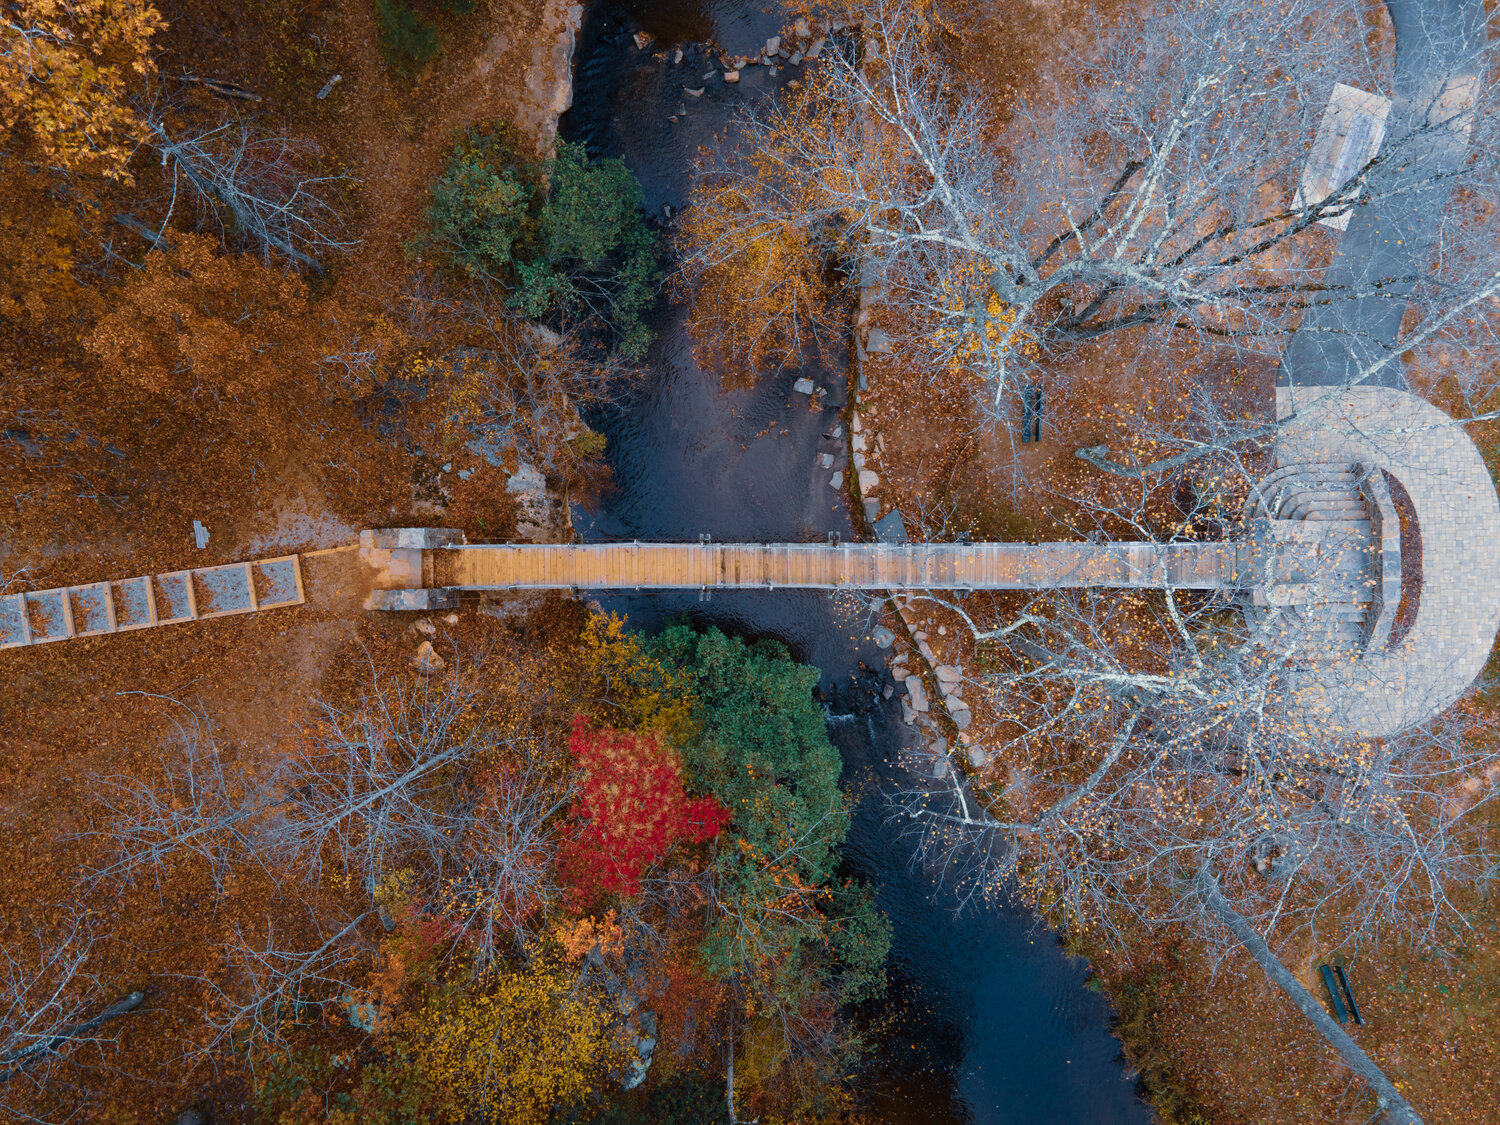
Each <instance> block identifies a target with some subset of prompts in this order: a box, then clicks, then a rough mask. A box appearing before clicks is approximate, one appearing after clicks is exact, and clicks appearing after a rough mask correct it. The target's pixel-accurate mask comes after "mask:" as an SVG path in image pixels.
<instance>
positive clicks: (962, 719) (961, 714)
mask: <svg viewBox="0 0 1500 1125" xmlns="http://www.w3.org/2000/svg"><path fill="white" fill-rule="evenodd" d="M948 713H949V714H950V715H951V716H952V717H953V725H954V726H956V727H957V728H958V729H959V730H961V731H965V730H968V729H969V724H970V723H972V722H973V721H974V713H973V712H972V711H970V710H969V709H968V708H967V707H960V708H959V709H958V710H956V711H950V712H948Z"/></svg>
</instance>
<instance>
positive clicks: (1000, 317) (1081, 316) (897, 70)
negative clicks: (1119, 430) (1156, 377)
mask: <svg viewBox="0 0 1500 1125" xmlns="http://www.w3.org/2000/svg"><path fill="white" fill-rule="evenodd" d="M1374 15H1378V9H1372V8H1371V6H1369V5H1365V4H1361V3H1355V2H1353V0H1345V2H1335V3H1331V4H1329V3H1322V2H1312V0H1293V2H1290V3H1286V2H1274V3H1273V2H1269V0H1249V2H1226V0H1189V2H1188V3H1184V4H1176V5H1168V6H1165V7H1164V8H1163V9H1162V10H1158V8H1157V7H1156V6H1153V8H1152V9H1151V11H1150V12H1149V13H1147V12H1142V13H1141V14H1140V16H1139V17H1138V19H1137V20H1136V21H1135V22H1134V23H1133V24H1130V25H1127V26H1124V27H1117V28H1112V29H1110V30H1109V32H1108V34H1107V36H1105V37H1104V38H1103V40H1102V42H1101V43H1100V45H1099V47H1098V53H1097V54H1092V55H1088V56H1086V57H1081V58H1078V59H1076V60H1074V61H1075V63H1076V65H1075V66H1072V67H1070V68H1067V69H1066V70H1064V71H1063V72H1062V74H1063V76H1062V77H1060V78H1058V79H1057V80H1056V81H1055V83H1053V84H1047V83H1042V84H1040V85H1039V86H1038V87H1037V88H1036V89H1034V90H1032V91H1030V92H1028V93H1026V94H1024V95H1018V98H1017V100H1016V101H1015V102H1013V103H1012V104H1010V105H1009V106H1008V107H1007V108H1006V111H1005V112H1004V114H1003V115H1002V116H1001V117H1000V118H999V119H997V116H996V112H995V110H994V108H993V106H994V102H993V99H990V100H986V99H985V98H984V97H982V96H981V92H975V91H972V90H971V89H970V88H968V87H967V86H966V84H965V82H964V81H963V80H962V79H961V78H959V76H958V75H957V74H956V73H954V72H952V71H950V70H949V68H948V66H947V65H946V64H945V62H944V61H943V55H942V51H941V49H940V48H941V42H942V40H941V34H940V33H939V32H937V31H936V29H935V28H934V27H931V26H929V25H928V24H927V23H926V22H925V21H924V20H923V19H922V18H920V17H918V16H914V15H913V14H912V13H911V12H910V11H909V10H908V7H907V6H903V5H899V4H895V3H884V2H882V3H875V4H871V5H869V8H868V10H867V11H866V13H865V17H864V18H865V25H864V27H865V33H864V36H863V38H862V40H861V41H860V44H859V45H855V44H854V43H853V42H852V41H850V42H847V43H845V44H844V47H843V50H842V51H835V52H833V53H832V55H831V56H830V60H829V62H828V65H827V66H826V67H824V68H823V70H822V73H821V74H820V75H819V76H818V77H817V78H816V79H815V81H814V82H813V83H812V88H811V89H809V90H808V91H807V92H806V96H805V97H804V98H803V99H802V100H800V101H798V102H795V103H792V104H789V105H785V106H782V107H779V108H775V109H772V110H770V111H769V112H768V113H767V114H765V115H763V116H761V117H759V118H757V119H753V120H750V121H747V122H746V124H745V128H747V129H749V130H751V131H752V133H753V134H754V135H755V140H756V143H755V144H754V145H751V146H746V148H747V149H750V150H752V151H753V155H751V156H748V157H744V158H733V157H729V158H722V159H718V160H717V162H716V163H715V164H714V165H713V166H712V167H711V169H710V171H711V172H712V173H714V177H713V179H712V181H711V182H712V185H713V187H712V190H710V191H708V192H706V193H705V194H704V197H703V200H704V206H705V207H706V208H707V209H708V210H709V211H710V212H714V213H715V215H714V216H712V217H710V216H705V217H702V218H700V219H699V220H697V221H698V223H699V224H700V227H701V228H702V229H703V230H707V231H711V232H712V233H713V234H714V235H716V237H713V238H711V239H710V240H709V241H708V242H707V244H706V246H704V248H703V249H701V250H700V252H699V259H698V260H699V263H700V265H702V266H704V267H707V268H710V269H711V268H712V267H713V266H714V265H715V264H717V263H723V262H727V261H730V260H734V261H736V262H737V263H738V268H740V269H741V270H743V271H745V272H747V273H749V274H751V275H753V274H754V272H755V271H754V265H755V262H756V260H757V257H756V254H755V253H754V252H752V248H753V247H755V246H756V245H762V246H763V245H764V244H766V243H767V241H768V234H777V236H778V237H783V238H784V237H785V235H782V234H779V232H782V231H786V230H798V231H816V232H819V233H820V234H821V236H822V238H823V240H824V243H823V244H824V245H825V246H827V245H838V246H842V247H843V248H844V249H845V250H846V251H849V252H850V253H851V254H852V253H853V251H852V250H851V249H850V248H853V247H857V253H858V255H859V257H860V260H861V261H862V263H863V265H862V270H863V274H862V282H863V283H864V284H870V285H875V286H877V287H878V289H879V295H880V297H881V299H882V300H884V301H886V302H887V303H889V304H891V305H894V306H897V307H900V308H901V309H902V310H903V315H904V316H905V317H907V324H908V328H907V330H906V331H905V333H904V338H903V339H901V340H900V341H899V342H898V347H899V348H900V350H901V351H902V354H903V359H904V361H907V362H908V363H909V364H910V365H914V369H916V368H925V369H926V370H927V371H929V372H931V373H942V372H949V371H954V370H962V371H964V372H966V373H970V374H972V375H973V376H975V377H977V378H978V380H979V381H980V382H981V383H982V385H983V387H984V395H985V398H986V399H987V401H988V402H989V404H990V406H991V409H992V411H993V412H994V413H995V414H996V415H997V416H1004V415H1006V414H1008V413H1009V411H1010V410H1011V396H1012V392H1013V391H1015V390H1016V389H1017V388H1018V385H1019V383H1020V382H1023V381H1024V382H1031V381H1045V380H1046V379H1047V378H1049V376H1050V375H1051V372H1050V371H1049V367H1050V366H1055V365H1049V362H1048V361H1049V360H1055V359H1056V357H1057V354H1058V351H1059V349H1061V348H1064V347H1066V346H1067V345H1070V344H1076V343H1079V342H1085V341H1090V340H1096V339H1099V338H1101V337H1104V336H1106V335H1109V334H1112V333H1121V332H1123V331H1124V330H1128V329H1137V330H1141V331H1142V332H1144V333H1145V335H1144V337H1142V336H1140V335H1139V334H1138V335H1137V336H1136V337H1135V340H1136V342H1135V344H1134V346H1135V347H1138V348H1141V349H1143V350H1146V349H1160V348H1164V347H1168V346H1172V345H1182V344H1191V346H1195V347H1202V346H1209V345H1212V346H1229V347H1231V348H1234V349H1237V350H1242V351H1245V352H1252V353H1256V354H1259V355H1263V356H1269V357H1279V356H1280V355H1281V354H1282V352H1283V351H1284V350H1285V348H1286V345H1287V342H1288V339H1289V337H1290V336H1291V334H1292V333H1293V332H1294V331H1295V330H1297V329H1298V327H1299V326H1308V327H1310V328H1312V327H1314V326H1313V325H1312V324H1311V323H1310V318H1311V317H1312V316H1317V317H1319V318H1320V319H1319V320H1318V322H1317V324H1316V326H1315V330H1316V331H1317V332H1319V333H1324V334H1329V335H1333V336H1338V337H1343V338H1346V339H1345V341H1344V343H1343V344H1342V345H1341V346H1343V347H1344V348H1345V349H1346V350H1347V351H1348V352H1350V353H1351V354H1352V356H1353V359H1354V362H1352V363H1351V364H1349V365H1348V369H1347V370H1346V371H1343V372H1341V378H1342V379H1343V380H1344V381H1346V382H1349V381H1352V382H1357V381H1361V380H1365V379H1371V378H1378V377H1380V375H1381V372H1383V371H1385V370H1386V368H1387V367H1388V366H1389V365H1390V363H1391V361H1392V358H1393V354H1394V353H1393V349H1394V352H1399V351H1402V350H1405V349H1407V348H1410V347H1412V346H1414V344H1416V343H1421V342H1430V341H1434V340H1437V339H1439V338H1440V337H1441V338H1457V339H1459V340H1460V342H1461V343H1462V344H1463V345H1464V346H1466V347H1467V346H1476V345H1488V344H1491V343H1492V342H1493V337H1492V319H1493V317H1494V316H1495V315H1496V312H1497V310H1496V309H1495V308H1494V302H1493V301H1492V300H1491V298H1493V297H1495V296H1496V294H1497V293H1500V277H1497V274H1496V269H1497V265H1500V252H1497V246H1500V240H1497V234H1500V231H1497V229H1496V226H1495V223H1496V219H1495V202H1496V200H1497V198H1500V185H1497V169H1500V164H1497V162H1496V160H1495V143H1494V142H1495V114H1494V106H1493V93H1492V91H1491V90H1490V89H1489V87H1488V86H1487V85H1483V84H1481V83H1479V82H1477V81H1476V80H1475V79H1474V76H1475V75H1476V74H1479V73H1483V70H1484V67H1485V66H1486V65H1487V55H1486V54H1485V52H1487V51H1488V47H1487V46H1486V45H1478V46H1472V47H1471V46H1470V45H1469V39H1465V38H1460V39H1458V40H1457V49H1454V45H1453V44H1451V43H1447V42H1445V43H1444V44H1442V45H1441V46H1442V49H1441V50H1436V49H1435V50H1434V58H1435V62H1434V65H1433V66H1432V67H1429V68H1427V70H1426V71H1425V72H1424V78H1423V80H1422V81H1421V82H1420V83H1417V84H1416V85H1417V87H1419V88H1412V89H1405V88H1401V89H1396V90H1394V91H1393V90H1392V88H1391V87H1392V67H1393V60H1392V58H1391V57H1390V56H1391V52H1390V50H1389V46H1388V42H1389V39H1388V36H1385V37H1383V36H1382V35H1381V34H1380V32H1379V29H1378V26H1374V27H1372V26H1371V23H1372V17H1373V16H1374ZM1433 34H1434V35H1436V34H1437V32H1436V31H1434V33H1433ZM1469 38H1477V37H1469ZM1383 44H1384V46H1383ZM1481 56H1483V57H1481ZM1336 83H1345V84H1348V85H1352V86H1356V87H1360V88H1362V89H1366V90H1370V91H1382V92H1384V93H1386V94H1391V93H1394V95H1395V104H1394V106H1393V107H1392V109H1391V112H1390V115H1389V117H1388V119H1387V125H1386V134H1385V139H1384V143H1383V145H1382V146H1381V147H1380V149H1379V151H1378V152H1377V154H1376V155H1375V156H1374V157H1373V158H1372V159H1370V160H1368V161H1366V162H1363V163H1362V164H1357V165H1356V166H1355V172H1354V175H1353V178H1352V179H1350V180H1349V181H1348V182H1347V183H1346V184H1345V185H1343V186H1342V187H1341V188H1339V189H1338V190H1336V191H1334V192H1333V194H1331V195H1329V196H1328V197H1327V198H1325V199H1322V200H1317V201H1303V200H1302V199H1301V197H1300V196H1299V194H1298V191H1297V188H1298V183H1299V177H1300V176H1301V174H1302V169H1303V166H1304V164H1305V162H1306V161H1307V159H1308V155H1309V150H1310V147H1311V146H1312V143H1313V140H1314V137H1315V135H1316V133H1317V131H1318V127H1319V123H1320V121H1321V119H1322V116H1323V114H1324V111H1325V109H1326V107H1327V106H1328V104H1329V99H1330V94H1331V92H1332V90H1333V88H1334V86H1335V84H1336ZM1445 203H1450V207H1449V212H1448V214H1447V215H1446V216H1444V217H1442V218H1441V219H1440V220H1439V219H1438V218H1437V217H1438V215H1439V214H1441V211H1442V207H1443V205H1444V204H1445ZM1371 209H1373V211H1372V212H1371V213H1372V214H1381V213H1383V212H1386V211H1395V212H1399V213H1400V214H1403V215H1404V214H1407V213H1409V212H1413V211H1421V212H1422V213H1423V216H1424V220H1431V221H1434V222H1439V223H1440V225H1441V230H1440V231H1439V232H1438V237H1436V238H1435V239H1433V241H1432V249H1431V251H1430V253H1429V254H1428V255H1427V256H1426V257H1425V258H1423V259H1422V260H1420V261H1416V262H1413V261H1411V260H1410V256H1409V255H1395V256H1393V257H1391V258H1389V259H1382V260H1380V261H1378V262H1377V263H1376V264H1375V267H1374V268H1371V269H1365V270H1363V271H1360V272H1358V273H1354V274H1351V273H1349V272H1348V271H1341V270H1340V268H1339V257H1340V252H1339V249H1338V242H1337V236H1336V235H1335V234H1333V233H1330V232H1329V231H1328V229H1327V228H1326V227H1324V226H1322V225H1320V220H1324V219H1332V218H1338V217H1340V216H1345V215H1348V214H1349V213H1351V212H1353V213H1356V214H1358V213H1363V212H1365V211H1367V210H1371ZM715 218H717V219H718V220H719V221H717V222H716V221H714V219H715ZM1391 241H1392V242H1393V243H1394V242H1396V241H1397V239H1395V238H1393V239H1391ZM759 257H760V259H764V258H765V254H764V253H761V254H760V255H759ZM762 284H763V288H764V292H763V293H762V294H760V295H761V296H763V297H765V296H769V295H770V293H771V291H772V290H779V291H784V290H786V289H787V288H788V287H789V286H790V284H791V283H790V281H789V280H788V279H787V278H785V277H784V276H778V277H772V276H770V275H769V274H768V275H767V276H766V277H765V278H764V280H763V282H762ZM1372 302H1373V303H1375V304H1376V305H1378V306H1380V307H1381V310H1382V311H1383V312H1385V313H1386V314H1387V317H1386V319H1389V317H1390V316H1393V317H1394V321H1395V324H1394V325H1393V326H1392V331H1391V333H1390V336H1391V338H1390V339H1380V338H1378V336H1379V333H1375V334H1373V335H1372V332H1371V328H1370V323H1369V321H1370V317H1369V316H1368V315H1366V316H1364V317H1362V318H1358V319H1356V318H1353V317H1349V316H1338V315H1330V310H1333V309H1336V308H1338V307H1339V306H1344V305H1355V304H1359V303H1364V304H1365V305H1368V304H1370V303H1372ZM1408 303H1410V304H1411V307H1412V309H1413V310H1414V312H1413V313H1409V314H1407V321H1406V324H1405V326H1404V328H1405V331H1404V332H1403V333H1401V334H1400V335H1401V339H1400V341H1399V342H1398V341H1397V340H1396V338H1395V335H1396V331H1395V330H1396V329H1399V328H1400V327H1402V325H1401V321H1402V314H1403V312H1405V310H1406V307H1407V304H1408ZM770 310H771V311H772V312H782V311H784V308H783V306H782V305H781V304H778V303H776V302H772V303H771V304H770ZM1368 311H1369V310H1368V309H1366V312H1367V313H1368Z"/></svg>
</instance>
